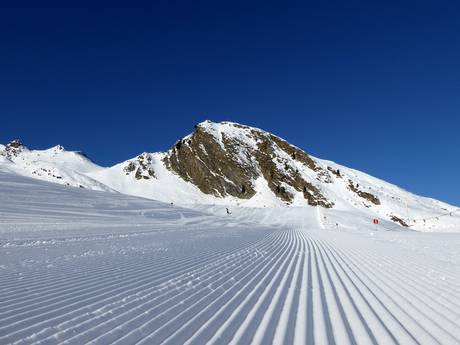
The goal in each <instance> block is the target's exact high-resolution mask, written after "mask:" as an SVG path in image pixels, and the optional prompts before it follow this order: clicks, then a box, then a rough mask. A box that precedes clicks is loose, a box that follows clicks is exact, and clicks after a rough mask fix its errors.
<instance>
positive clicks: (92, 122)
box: [0, 1, 460, 205]
mask: <svg viewBox="0 0 460 345" xmlns="http://www.w3.org/2000/svg"><path fill="white" fill-rule="evenodd" d="M17 3H18V4H21V7H8V6H7V5H5V4H4V3H2V4H1V5H0V7H1V8H0V43H1V47H2V49H1V54H0V120H1V127H0V142H3V143H5V142H7V141H9V140H11V139H13V138H16V137H20V138H22V139H23V141H24V142H25V144H26V145H28V146H29V147H32V148H46V147H49V146H53V145H56V144H62V145H64V146H65V147H66V148H68V149H73V150H82V151H84V152H86V153H87V154H88V155H89V156H90V157H92V158H93V160H95V161H96V162H97V163H99V164H102V165H111V164H114V163H117V162H119V161H122V160H125V159H128V158H130V157H132V156H134V155H136V154H138V153H140V152H143V151H151V152H152V151H158V150H165V149H167V148H169V146H170V145H172V144H173V143H174V142H175V140H176V139H178V138H179V137H182V136H183V135H185V134H188V133H189V132H191V131H192V130H193V126H194V125H195V124H196V123H197V122H200V121H203V120H204V119H211V120H214V121H221V120H230V121H236V122H241V123H245V124H248V125H252V126H256V127H260V128H263V129H266V130H269V131H272V132H274V133H276V134H278V135H280V136H282V137H284V138H285V139H287V140H288V141H290V142H291V143H293V144H296V145H297V146H300V147H302V148H304V149H305V150H306V151H307V152H309V153H311V154H313V155H315V156H317V157H321V158H325V159H330V160H334V161H336V162H338V163H341V164H344V165H347V166H350V167H353V168H356V169H359V170H362V171H365V172H368V173H370V174H372V175H374V176H376V177H380V178H382V179H385V180H387V181H389V182H392V183H395V184H398V185H400V186H402V187H403V188H406V189H408V190H410V191H413V192H415V193H418V194H422V195H426V196H432V197H435V198H439V199H442V200H444V201H448V202H450V203H453V204H457V205H460V179H459V174H458V172H459V171H460V160H459V147H460V135H459V133H458V132H459V125H460V120H459V110H460V35H459V33H460V21H459V20H458V13H460V3H458V2H442V1H436V2H435V1H432V2H424V1H417V2H415V1H404V2H390V1H382V2H380V3H376V2H368V1H362V2H354V1H348V2H344V1H340V2H334V1H315V2H308V1H302V2H289V1H280V2H270V1H263V2H257V1H254V2H247V1H244V2H238V1H232V2H220V1H209V2H204V1H189V2H178V1H151V2H135V4H134V2H133V3H132V6H133V7H126V6H124V4H128V2H124V3H123V2H116V1H111V2H110V3H109V2H107V3H104V2H98V5H94V2H93V4H92V3H91V2H87V3H85V2H75V6H73V7H63V6H66V5H63V4H64V3H65V2H62V1H61V2H47V1H43V2H30V3H29V4H27V2H17ZM69 3H70V2H69ZM12 4H13V2H12ZM130 4H131V2H130Z"/></svg>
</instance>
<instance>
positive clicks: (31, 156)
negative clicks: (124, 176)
mask: <svg viewBox="0 0 460 345" xmlns="http://www.w3.org/2000/svg"><path fill="white" fill-rule="evenodd" d="M0 158H1V160H0V167H1V168H3V170H8V171H13V172H16V173H18V174H20V175H24V176H30V177H35V178H38V179H40V180H45V181H50V182H55V183H59V184H64V185H67V186H73V187H81V188H89V189H94V190H106V191H109V190H111V188H109V187H108V186H106V185H104V184H102V183H100V182H98V181H96V180H94V179H93V178H91V177H89V176H88V174H89V173H90V172H94V171H98V170H101V169H103V168H101V167H99V166H98V165H96V164H94V163H93V162H91V161H90V160H89V159H88V158H87V157H86V156H85V155H84V154H83V153H81V152H73V151H66V150H65V149H64V147H62V146H60V145H57V146H54V147H52V148H50V149H47V150H29V149H28V148H27V147H26V146H24V145H23V144H22V143H21V141H20V140H13V141H12V142H10V143H9V144H7V145H6V146H3V145H2V147H0Z"/></svg>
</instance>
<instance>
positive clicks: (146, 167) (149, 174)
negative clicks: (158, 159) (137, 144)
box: [123, 153, 156, 180]
mask: <svg viewBox="0 0 460 345" xmlns="http://www.w3.org/2000/svg"><path fill="white" fill-rule="evenodd" d="M151 163H152V157H151V156H150V155H149V154H148V153H143V154H142V155H139V156H137V159H136V160H131V161H130V162H129V163H128V164H127V165H126V166H125V167H124V168H123V171H124V172H125V174H126V175H130V174H131V173H132V172H134V171H136V172H135V174H134V177H135V178H136V179H138V180H141V179H144V180H148V179H150V178H155V177H156V176H155V170H154V169H153V167H152V166H151Z"/></svg>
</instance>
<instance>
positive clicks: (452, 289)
mask: <svg viewBox="0 0 460 345" xmlns="http://www.w3.org/2000/svg"><path fill="white" fill-rule="evenodd" d="M222 241H225V240H224V239H222ZM230 247H231V246H230ZM233 247H234V248H230V250H227V251H223V250H213V249H212V248H208V249H207V250H205V251H203V250H201V251H200V252H199V253H192V252H188V253H187V255H176V256H172V257H168V256H164V257H158V256H156V255H153V254H152V255H149V254H143V255H138V256H131V257H129V258H125V259H120V260H118V261H116V260H115V261H111V260H107V261H104V260H101V261H100V260H99V259H98V258H97V257H96V258H94V259H93V258H89V259H88V260H87V261H86V263H85V264H84V263H83V262H80V263H79V265H80V267H78V269H77V268H76V267H75V263H73V262H72V261H69V262H64V263H62V264H60V265H59V266H58V267H56V268H54V269H48V270H35V271H31V272H27V271H26V272H22V273H21V274H20V275H18V272H10V274H2V275H1V281H0V343H1V344H271V343H273V344H459V343H460V340H459V339H460V296H459V287H460V276H459V275H458V271H455V270H452V271H450V270H446V269H445V268H439V267H437V266H436V265H435V264H433V265H432V266H431V267H427V261H424V262H420V261H419V257H418V256H417V255H416V254H414V256H411V255H410V253H409V254H408V253H405V254H404V255H402V256H399V255H387V256H382V255H381V254H380V253H375V252H373V247H372V246H369V247H367V248H366V247H363V248H360V249H359V250H358V249H356V248H353V247H350V248H348V247H346V246H343V245H340V241H337V240H336V239H334V238H332V237H331V238H327V236H324V234H321V233H318V232H317V231H309V230H308V229H306V228H302V227H300V228H286V229H279V230H276V231H265V232H259V233H258V234H257V236H253V237H252V240H249V241H248V240H244V237H243V236H241V239H240V240H239V242H238V243H236V244H235V245H234V246H233ZM393 254H394V253H393ZM401 258H404V260H402V259H401ZM81 265H85V266H81ZM427 272H438V273H439V274H441V273H442V274H443V277H444V279H437V277H436V279H433V278H432V277H431V276H430V275H427Z"/></svg>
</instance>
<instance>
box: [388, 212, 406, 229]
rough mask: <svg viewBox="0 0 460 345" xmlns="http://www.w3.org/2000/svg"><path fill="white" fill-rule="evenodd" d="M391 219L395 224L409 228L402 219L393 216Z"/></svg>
mask: <svg viewBox="0 0 460 345" xmlns="http://www.w3.org/2000/svg"><path fill="white" fill-rule="evenodd" d="M390 219H391V220H392V221H393V222H395V223H399V224H400V225H401V226H404V227H406V228H408V227H409V225H408V224H407V223H406V222H405V221H404V220H402V219H401V218H399V217H397V216H395V215H391V216H390Z"/></svg>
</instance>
